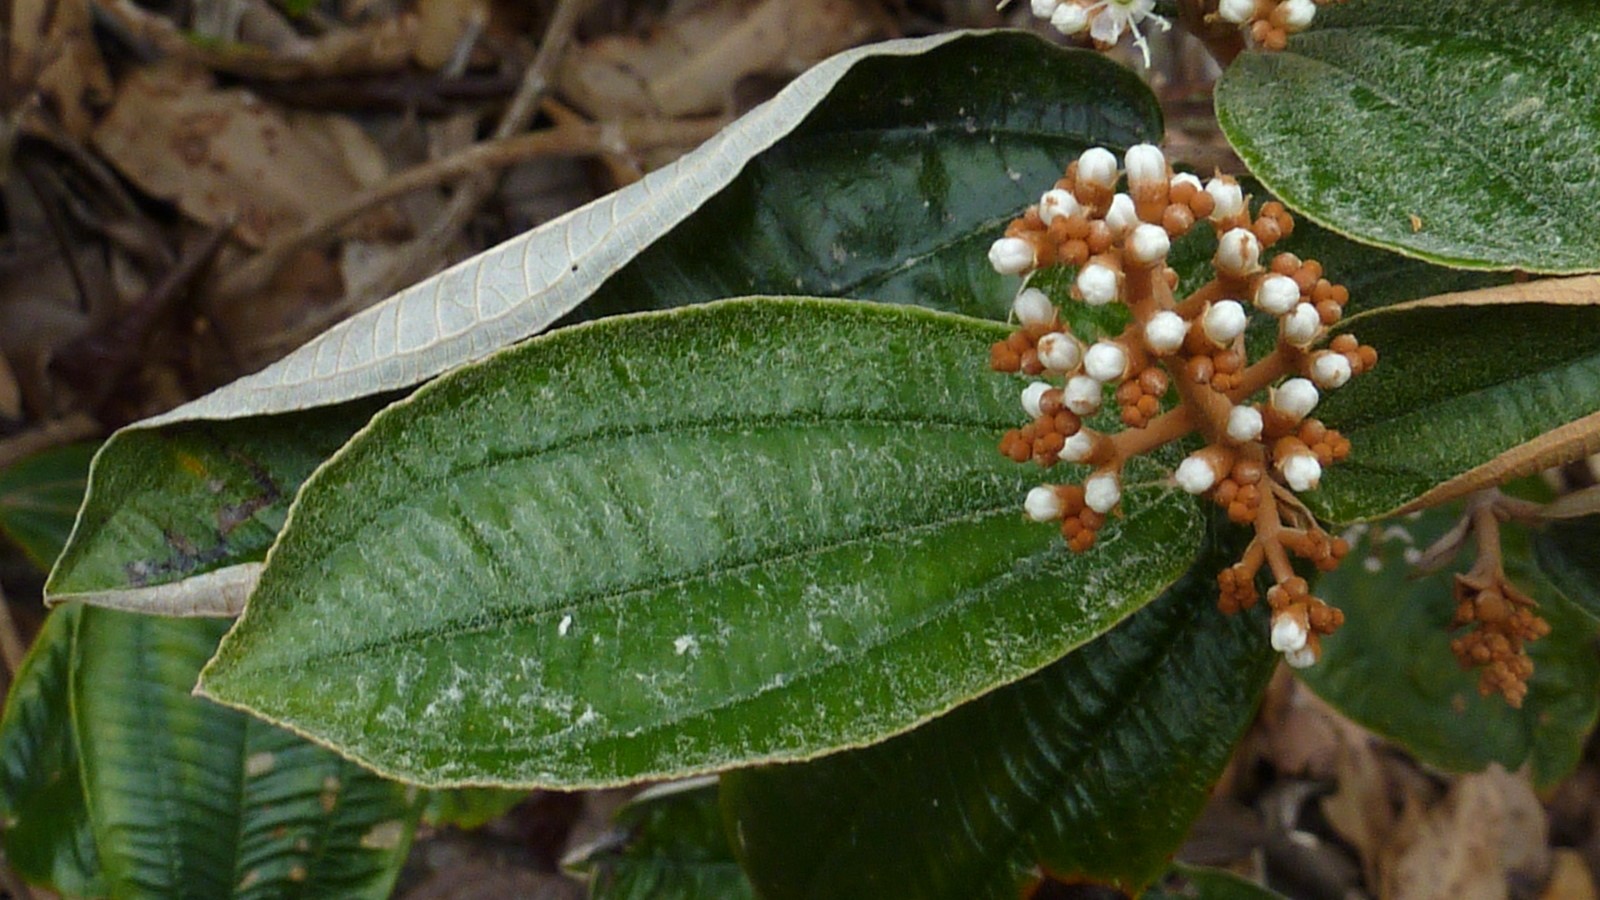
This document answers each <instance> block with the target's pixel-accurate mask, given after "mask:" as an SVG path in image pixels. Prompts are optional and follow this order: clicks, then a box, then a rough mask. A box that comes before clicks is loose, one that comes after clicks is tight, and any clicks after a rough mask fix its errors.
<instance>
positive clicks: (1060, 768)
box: [722, 553, 1276, 900]
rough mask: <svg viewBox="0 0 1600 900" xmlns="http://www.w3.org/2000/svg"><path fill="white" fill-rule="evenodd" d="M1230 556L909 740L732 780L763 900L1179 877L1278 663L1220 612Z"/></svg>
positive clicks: (742, 845)
mask: <svg viewBox="0 0 1600 900" xmlns="http://www.w3.org/2000/svg"><path fill="white" fill-rule="evenodd" d="M1223 559H1224V555H1223V554H1218V553H1213V554H1211V555H1209V556H1208V557H1207V558H1205V559H1204V560H1203V561H1202V562H1201V563H1199V564H1197V565H1196V566H1195V567H1194V568H1193V570H1191V571H1190V573H1189V574H1188V575H1186V576H1185V577H1184V579H1183V580H1182V581H1180V582H1178V583H1177V584H1176V585H1175V586H1174V587H1173V588H1172V589H1170V590H1169V591H1168V592H1167V593H1166V595H1165V596H1164V597H1163V598H1162V599H1160V600H1157V601H1156V602H1154V603H1151V604H1149V605H1148V606H1146V607H1145V608H1144V609H1142V610H1140V611H1139V612H1138V613H1136V614H1134V615H1133V616H1132V617H1131V618H1129V619H1128V620H1127V621H1126V622H1125V623H1123V624H1122V625H1121V626H1119V627H1117V628H1116V629H1114V630H1112V631H1111V632H1109V633H1107V634H1105V635H1103V636H1102V637H1100V638H1099V639H1098V640H1096V641H1094V642H1093V643H1091V644H1089V645H1087V646H1085V647H1083V648H1081V649H1080V650H1078V651H1077V652H1075V653H1073V654H1071V655H1070V656H1068V657H1066V658H1065V659H1063V660H1061V661H1059V662H1057V663H1055V664H1054V665H1052V666H1050V667H1049V668H1047V669H1045V670H1044V671H1042V672H1039V673H1037V674H1035V675H1033V676H1032V677H1030V678H1028V679H1026V680H1024V681H1021V682H1018V683H1016V684H1014V685H1010V686H1008V687H1005V688H1002V689H1000V690H998V691H995V692H994V693H991V694H989V695H987V696H985V697H982V698H980V699H978V700H976V701H974V702H972V703H969V704H967V705H965V706H962V707H960V708H958V709H956V710H954V711H952V712H951V713H950V714H948V715H946V716H944V717H942V718H939V719H936V720H934V721H933V722H930V723H928V724H927V725H924V726H922V727H921V728H919V729H917V730H916V731H913V732H911V733H910V734H906V735H902V736H900V737H897V738H894V739H893V740H890V741H887V742H885V743H882V744H879V745H877V746H875V747H869V748H866V749H864V750H857V751H851V752H848V753H841V754H838V755H836V756H830V757H827V758H825V759H821V760H816V761H814V762H810V763H805V764H802V765H788V766H775V767H768V768H760V769H752V770H747V771H739V772H729V773H727V774H725V775H724V776H723V780H722V796H723V804H724V808H725V810H726V813H727V815H728V823H729V824H728V828H729V833H730V834H733V835H737V838H736V840H735V846H736V849H737V850H738V851H739V855H740V858H741V860H742V861H743V862H744V865H745V870H746V872H748V873H749V874H750V877H751V880H752V881H754V883H755V885H756V887H757V889H758V891H759V892H760V894H761V896H763V897H765V898H768V900H789V898H830V900H833V898H837V900H846V898H853V897H873V898H876V897H887V896H892V897H906V898H921V897H928V898H933V897H963V898H991V897H992V898H996V900H1001V898H1005V900H1012V898H1015V897H1017V896H1018V891H1019V888H1020V887H1021V886H1022V885H1024V884H1025V883H1027V882H1028V881H1029V880H1030V879H1031V878H1032V877H1034V874H1033V873H1034V869H1035V867H1036V866H1037V867H1040V868H1042V869H1044V870H1045V871H1047V872H1050V873H1051V874H1053V875H1056V876H1058V877H1062V878H1064V879H1066V880H1069V881H1079V880H1091V881H1098V882H1106V883H1114V884H1117V885H1120V886H1123V887H1126V888H1130V889H1135V890H1137V889H1138V888H1139V887H1140V886H1142V885H1143V884H1145V883H1146V882H1148V881H1150V880H1151V879H1152V878H1154V877H1155V876H1157V875H1159V874H1160V873H1161V872H1162V871H1163V870H1165V869H1166V867H1167V860H1168V859H1169V857H1170V856H1171V854H1172V852H1173V851H1174V850H1175V849H1176V847H1177V845H1178V844H1179V842H1181V841H1182V840H1183V837H1184V835H1185V834H1186V833H1187V831H1188V827H1189V823H1190V820H1191V819H1192V818H1193V817H1194V815H1195V814H1196V813H1198V812H1199V810H1200V807H1201V806H1202V805H1203V804H1204V802H1205V797H1206V793H1207V791H1208V790H1209V788H1210V786H1211V784H1212V782H1213V780H1214V779H1216V778H1217V776H1218V775H1219V774H1220V773H1221V771H1222V767H1223V766H1224V764H1225V763H1226V762H1227V759H1228V757H1229V755H1230V754H1231V753H1232V751H1233V745H1234V743H1235V742H1236V741H1237V740H1238V738H1239V735H1240V734H1241V732H1242V731H1243V730H1244V728H1245V727H1246V726H1247V725H1248V724H1249V722H1250V720H1251V718H1252V716H1253V715H1254V711H1255V705H1256V700H1257V698H1258V697H1259V696H1260V692H1261V690H1262V689H1263V688H1264V687H1265V685H1266V681H1267V678H1268V676H1269V675H1270V674H1271V672H1272V669H1273V666H1274V664H1275V662H1276V656H1275V655H1274V654H1273V653H1272V649H1271V647H1270V646H1269V645H1268V643H1267V640H1266V617H1265V616H1264V615H1263V614H1262V610H1261V609H1260V608H1257V609H1256V610H1254V611H1252V612H1251V613H1248V614H1245V615H1240V616H1233V617H1228V616H1224V615H1223V614H1222V613H1220V612H1218V611H1217V608H1216V580H1215V578H1216V572H1217V570H1218V568H1220V566H1221V565H1222V563H1223Z"/></svg>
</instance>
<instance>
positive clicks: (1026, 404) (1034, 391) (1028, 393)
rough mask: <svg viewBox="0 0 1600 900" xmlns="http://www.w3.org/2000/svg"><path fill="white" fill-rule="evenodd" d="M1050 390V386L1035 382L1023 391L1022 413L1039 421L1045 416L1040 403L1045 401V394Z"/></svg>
mask: <svg viewBox="0 0 1600 900" xmlns="http://www.w3.org/2000/svg"><path fill="white" fill-rule="evenodd" d="M1048 390H1050V385H1049V384H1047V383H1045V382H1043V381H1035V382H1034V383H1032V384H1030V385H1028V386H1027V387H1025V388H1023V389H1022V411H1023V412H1025V413H1027V414H1028V418H1030V419H1037V418H1039V416H1040V415H1042V414H1043V412H1044V411H1043V410H1041V409H1040V408H1039V401H1040V400H1043V399H1044V395H1045V392H1046V391H1048Z"/></svg>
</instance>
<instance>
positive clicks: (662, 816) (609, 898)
mask: <svg viewBox="0 0 1600 900" xmlns="http://www.w3.org/2000/svg"><path fill="white" fill-rule="evenodd" d="M701 782H704V783H701ZM611 828H612V830H611V832H610V833H609V834H608V835H606V836H605V837H603V838H602V839H601V841H600V842H599V843H598V845H596V846H595V847H594V848H593V849H592V850H590V852H589V853H588V854H587V855H586V856H585V857H584V858H583V859H582V860H580V861H579V866H581V867H582V868H584V869H587V870H588V872H589V877H590V882H589V896H590V898H592V900H702V898H717V900H755V896H756V894H755V889H754V888H752V887H751V886H750V880H749V879H748V878H746V877H745V874H744V871H743V870H742V869H740V868H739V862H738V860H736V859H734V856H733V849H732V848H731V847H729V846H728V838H727V836H726V835H725V834H724V833H723V828H722V812H721V809H720V807H719V806H718V804H717V785H716V782H715V781H710V780H707V779H696V780H694V781H690V782H682V783H677V784H668V785H662V786H660V787H658V788H651V789H649V790H646V791H644V792H643V793H641V794H640V795H639V796H638V797H635V798H634V799H633V800H631V801H629V803H628V805H627V806H624V807H623V808H622V809H621V810H619V811H618V812H617V814H616V816H614V817H613V818H612V821H611Z"/></svg>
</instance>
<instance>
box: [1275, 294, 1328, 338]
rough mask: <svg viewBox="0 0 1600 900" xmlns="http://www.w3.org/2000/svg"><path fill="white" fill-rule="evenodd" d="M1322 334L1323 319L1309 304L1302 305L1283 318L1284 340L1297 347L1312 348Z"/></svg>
mask: <svg viewBox="0 0 1600 900" xmlns="http://www.w3.org/2000/svg"><path fill="white" fill-rule="evenodd" d="M1321 333H1322V317H1321V316H1319V315H1317V308H1316V307H1315V306H1312V305H1311V304H1309V303H1301V304H1300V305H1298V306H1296V307H1295V308H1294V312H1292V313H1289V314H1288V315H1287V316H1284V317H1283V339H1284V340H1286V341H1288V342H1289V343H1290V344H1293V345H1294V346H1296V347H1309V346H1311V345H1312V344H1313V343H1316V340H1317V335H1319V334H1321Z"/></svg>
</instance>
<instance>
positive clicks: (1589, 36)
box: [1216, 0, 1600, 273]
mask: <svg viewBox="0 0 1600 900" xmlns="http://www.w3.org/2000/svg"><path fill="white" fill-rule="evenodd" d="M1596 83H1600V27H1596V17H1595V7H1594V3H1593V2H1592V0H1497V2H1494V3H1484V2H1482V0H1350V2H1348V3H1345V4H1343V5H1329V6H1324V7H1322V8H1321V10H1320V11H1319V12H1318V14H1317V19H1316V22H1315V24H1314V25H1313V27H1312V29H1311V30H1310V31H1308V32H1306V33H1304V34H1300V35H1296V36H1295V37H1293V38H1292V39H1291V40H1290V41H1289V47H1288V49H1287V50H1285V51H1283V52H1280V53H1267V52H1250V53H1245V54H1244V55H1242V56H1240V57H1239V58H1238V59H1236V60H1234V62H1233V64H1232V65H1230V66H1229V67H1228V69H1227V71H1225V72H1224V73H1223V76H1222V78H1221V80H1220V81H1219V82H1218V83H1217V89H1216V104H1217V119H1218V121H1219V122H1220V123H1221V125H1222V130H1223V133H1224V134H1226V135H1227V137H1228V140H1229V142H1230V143H1232V144H1233V146H1234V149H1235V150H1237V151H1238V153H1239V156H1240V158H1242V159H1243V160H1244V161H1245V164H1246V165H1248V166H1249V167H1250V171H1251V172H1252V173H1254V174H1255V176H1256V177H1258V178H1260V179H1261V181H1262V183H1264V184H1265V185H1266V186H1267V187H1268V188H1269V189H1270V190H1272V191H1273V192H1274V193H1276V194H1277V195H1278V196H1279V197H1281V198H1282V199H1283V200H1284V202H1286V203H1288V204H1289V205H1290V206H1291V207H1293V208H1294V209H1296V210H1297V211H1299V212H1302V213H1304V214H1305V215H1307V216H1309V217H1311V218H1312V219H1314V220H1316V221H1318V222H1320V223H1322V224H1323V225H1326V226H1328V227H1329V228H1332V229H1333V230H1335V231H1338V232H1340V233H1342V234H1345V235H1348V236H1350V237H1353V238H1355V239H1357V240H1360V241H1365V242H1370V243H1374V244H1377V245H1380V246H1383V247H1389V248H1392V249H1394V250H1397V251H1399V252H1401V253H1405V254H1407V255H1412V256H1417V257H1420V258H1423V259H1428V260H1432V261H1435V262H1439V263H1444V264H1447V265H1451V266H1461V267H1468V268H1480V269H1522V270H1525V271H1530V272H1545V273H1573V272H1590V271H1596V270H1600V231H1597V230H1596V229H1595V228H1594V227H1593V222H1594V216H1593V207H1594V193H1595V191H1596V190H1597V189H1600V105H1597V104H1596V103H1595V102H1594V85H1595V84H1596Z"/></svg>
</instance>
